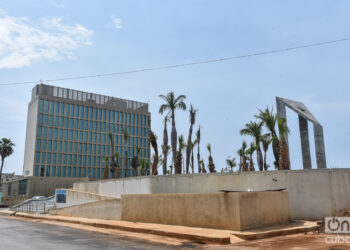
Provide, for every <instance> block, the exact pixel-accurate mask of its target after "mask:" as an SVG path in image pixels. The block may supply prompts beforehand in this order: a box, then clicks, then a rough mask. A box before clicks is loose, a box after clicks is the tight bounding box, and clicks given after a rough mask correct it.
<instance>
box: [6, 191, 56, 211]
mask: <svg viewBox="0 0 350 250" xmlns="http://www.w3.org/2000/svg"><path fill="white" fill-rule="evenodd" d="M54 205H55V195H53V196H50V197H48V198H46V199H42V200H34V199H29V200H26V201H24V202H22V203H19V204H17V205H15V206H14V207H13V208H12V209H13V210H15V211H17V212H24V213H34V214H43V213H47V212H48V209H49V208H52V207H54Z"/></svg>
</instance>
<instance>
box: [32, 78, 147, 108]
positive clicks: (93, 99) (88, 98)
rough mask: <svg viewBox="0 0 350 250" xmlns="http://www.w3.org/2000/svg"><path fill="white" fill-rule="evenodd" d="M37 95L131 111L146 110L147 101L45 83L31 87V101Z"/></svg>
mask: <svg viewBox="0 0 350 250" xmlns="http://www.w3.org/2000/svg"><path fill="white" fill-rule="evenodd" d="M39 95H46V96H54V97H58V98H63V99H68V100H76V101H81V102H87V103H93V104H99V105H104V106H110V107H114V108H121V109H127V110H133V111H141V112H148V103H142V102H137V101H132V100H125V99H121V98H116V97H111V96H105V95H99V94H94V93H88V92H84V91H79V90H73V89H67V88H61V87H56V86H51V85H46V84H38V85H36V86H35V87H34V88H33V90H32V100H31V101H34V100H35V99H36V98H37V97H38V96H39Z"/></svg>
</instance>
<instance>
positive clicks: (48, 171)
mask: <svg viewBox="0 0 350 250" xmlns="http://www.w3.org/2000/svg"><path fill="white" fill-rule="evenodd" d="M46 176H50V166H46Z"/></svg>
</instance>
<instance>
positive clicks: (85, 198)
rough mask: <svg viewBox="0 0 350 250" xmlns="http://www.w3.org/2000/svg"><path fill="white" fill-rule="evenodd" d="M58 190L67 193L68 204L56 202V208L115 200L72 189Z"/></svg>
mask: <svg viewBox="0 0 350 250" xmlns="http://www.w3.org/2000/svg"><path fill="white" fill-rule="evenodd" d="M57 190H65V191H66V203H57V202H56V208H62V207H69V206H74V205H80V204H85V203H90V202H95V201H100V200H108V199H111V198H113V197H109V196H104V195H99V194H93V193H87V192H81V191H76V190H72V189H57Z"/></svg>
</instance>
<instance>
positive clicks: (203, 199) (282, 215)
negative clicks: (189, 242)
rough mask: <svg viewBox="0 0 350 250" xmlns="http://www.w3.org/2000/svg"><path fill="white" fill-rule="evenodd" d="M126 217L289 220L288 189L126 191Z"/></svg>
mask: <svg viewBox="0 0 350 250" xmlns="http://www.w3.org/2000/svg"><path fill="white" fill-rule="evenodd" d="M122 206H123V210H122V211H123V212H122V220H126V221H134V222H146V223H157V224H169V225H182V226H190V227H204V228H216V229H226V230H246V229H252V228H258V227H265V226H273V225H281V224H285V223H287V222H288V220H289V199H288V193H287V192H231V193H207V194H153V195H152V194H151V195H144V194H140V195H123V196H122Z"/></svg>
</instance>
